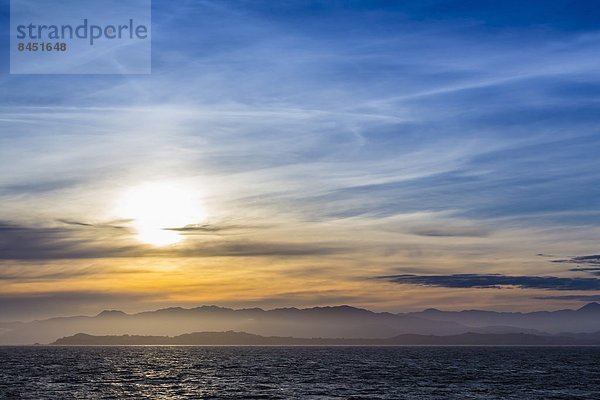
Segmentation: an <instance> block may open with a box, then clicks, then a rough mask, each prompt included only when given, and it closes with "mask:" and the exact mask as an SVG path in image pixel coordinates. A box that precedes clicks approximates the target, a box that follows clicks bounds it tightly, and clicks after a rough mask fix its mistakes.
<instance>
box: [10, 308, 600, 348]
mask: <svg viewBox="0 0 600 400" xmlns="http://www.w3.org/2000/svg"><path fill="white" fill-rule="evenodd" d="M541 316H542V317H541ZM566 327H568V329H569V330H570V331H571V332H573V333H585V332H587V333H592V332H597V331H600V305H599V304H597V303H590V304H588V305H587V306H585V307H582V308H580V309H579V310H562V311H554V312H533V313H499V312H494V311H462V312H448V311H439V310H432V309H430V310H425V311H422V312H420V313H408V314H392V313H385V312H383V313H378V312H373V311H369V310H365V309H361V308H354V307H350V306H335V307H314V308H307V309H298V308H279V309H274V310H263V309H260V308H249V309H239V310H234V309H230V308H223V307H217V306H201V307H196V308H190V309H186V308H180V307H174V308H165V309H160V310H156V311H146V312H141V313H137V314H126V313H124V312H122V311H116V310H107V311H103V312H101V313H99V314H98V315H96V316H93V317H90V316H75V317H59V318H50V319H46V320H41V321H33V322H16V323H0V344H32V343H36V342H37V343H50V342H52V341H54V340H56V338H59V337H66V336H71V335H74V334H76V333H78V332H86V333H88V334H90V335H96V336H106V335H125V334H128V335H140V336H148V335H151V336H178V335H182V334H187V333H189V332H225V331H237V332H248V333H250V334H255V335H261V336H265V337H269V336H277V337H296V338H317V337H318V338H345V339H388V338H391V337H395V336H398V335H402V334H418V335H438V336H449V335H460V334H465V333H468V332H472V333H482V334H519V333H526V334H532V335H545V334H547V333H552V334H556V333H560V332H564V331H565V330H566V329H565V328H566Z"/></svg>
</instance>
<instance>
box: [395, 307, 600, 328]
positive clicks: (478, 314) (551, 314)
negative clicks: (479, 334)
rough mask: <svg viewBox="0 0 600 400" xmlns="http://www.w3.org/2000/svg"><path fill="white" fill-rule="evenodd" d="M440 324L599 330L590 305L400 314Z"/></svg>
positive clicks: (599, 311)
mask: <svg viewBox="0 0 600 400" xmlns="http://www.w3.org/2000/svg"><path fill="white" fill-rule="evenodd" d="M400 315H403V316H413V317H418V318H424V319H428V320H435V321H441V322H454V323H457V324H461V325H466V326H469V327H472V328H486V327H491V326H504V327H513V328H519V329H522V330H527V329H530V330H535V331H538V332H547V333H560V332H564V331H566V330H568V331H570V332H596V331H599V330H600V304H598V303H595V302H594V303H589V304H587V305H585V306H583V307H581V308H579V309H578V310H559V311H536V312H530V313H520V312H496V311H481V310H466V311H440V310H436V309H428V310H425V311H421V312H415V313H407V314H400Z"/></svg>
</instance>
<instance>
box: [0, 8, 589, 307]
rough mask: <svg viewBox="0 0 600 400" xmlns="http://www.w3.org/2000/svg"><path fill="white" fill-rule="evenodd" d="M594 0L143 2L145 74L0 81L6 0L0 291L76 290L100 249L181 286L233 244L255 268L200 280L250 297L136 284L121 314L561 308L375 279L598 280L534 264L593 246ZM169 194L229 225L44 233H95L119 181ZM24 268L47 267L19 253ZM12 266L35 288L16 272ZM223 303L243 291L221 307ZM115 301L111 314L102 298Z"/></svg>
mask: <svg viewBox="0 0 600 400" xmlns="http://www.w3.org/2000/svg"><path fill="white" fill-rule="evenodd" d="M594 3H595V2H593V1H566V0H565V1H530V2H517V1H503V2H496V1H441V0H439V1H434V0H428V1H402V2H400V1H398V2H389V1H289V2H272V1H175V2H167V1H157V0H154V1H153V26H152V38H153V54H152V59H153V66H152V67H153V72H152V74H151V75H122V76H119V75H113V76H106V75H105V76H100V75H89V76H85V75H52V76H50V75H39V76H34V75H9V74H8V67H9V58H8V46H9V45H8V30H7V24H8V1H6V0H3V1H2V2H1V3H0V4H1V8H0V26H1V32H2V41H1V42H0V50H1V51H0V54H1V55H0V57H1V58H0V73H1V76H0V85H1V86H2V90H1V91H0V166H1V168H0V201H2V204H3V206H4V207H3V210H1V211H0V220H1V221H3V223H4V224H5V225H6V226H10V227H12V228H11V229H5V230H4V231H3V232H5V233H4V235H5V237H7V238H6V239H5V240H4V246H5V248H6V246H7V243H9V244H11V243H14V240H15V239H14V238H12V237H9V236H10V234H11V233H10V232H13V231H14V230H17V231H19V232H20V233H19V235H21V236H20V237H29V236H27V235H31V237H32V239H30V241H29V242H28V243H31V244H30V246H29V247H28V246H23V249H22V251H19V249H17V250H14V249H13V250H11V252H10V254H11V255H10V257H9V256H5V257H4V258H5V259H6V260H5V261H3V263H2V265H3V266H4V268H5V269H6V270H9V271H12V272H11V274H12V275H10V276H11V277H13V278H11V279H12V280H10V281H7V282H6V283H5V285H6V289H5V292H6V293H8V294H7V295H5V298H4V299H3V300H2V299H0V301H2V302H3V303H2V304H11V305H12V304H16V302H17V300H13V298H12V297H11V296H13V297H14V298H19V299H21V300H19V301H25V300H23V298H24V297H23V296H25V297H27V296H28V295H31V296H36V295H41V294H44V293H47V292H48V290H49V289H48V288H49V287H50V286H51V285H52V284H62V283H63V281H62V280H61V279H63V280H64V279H66V280H67V281H68V282H71V283H72V285H73V287H75V286H76V281H75V280H73V279H75V278H74V277H75V276H77V279H83V278H81V277H82V276H84V277H87V278H88V279H92V277H93V274H92V273H90V272H89V271H90V265H92V264H93V265H97V264H98V263H100V264H105V263H106V264H110V263H112V262H113V261H110V260H108V259H111V260H112V257H103V256H102V254H108V255H115V254H117V255H119V256H126V257H132V258H135V260H134V261H131V263H134V264H135V263H145V265H146V267H148V265H150V264H152V265H151V266H150V267H148V268H151V269H152V268H157V266H156V265H157V263H160V264H161V265H164V264H165V263H166V264H170V265H171V264H172V265H177V266H178V267H176V269H177V268H179V270H178V271H180V273H181V274H182V276H186V274H189V273H190V272H189V271H188V270H186V269H185V268H186V267H182V266H180V264H181V263H184V261H182V260H181V259H185V260H188V261H189V260H194V259H195V258H196V257H198V258H200V259H204V258H203V257H204V256H206V255H207V254H209V253H210V254H211V257H213V256H214V257H217V258H218V257H220V256H222V257H231V256H232V251H233V253H235V255H236V256H239V258H241V259H244V260H246V258H245V257H250V261H248V263H249V264H248V265H251V266H250V267H248V268H246V267H244V268H242V267H239V265H240V264H239V263H238V262H237V261H235V262H233V261H231V260H229V259H223V260H221V261H220V264H219V265H220V267H217V266H214V268H216V269H215V271H218V270H219V268H221V269H222V270H227V271H231V270H234V271H237V272H239V273H240V274H241V273H242V272H241V271H242V270H243V273H244V274H250V273H255V275H256V285H255V286H252V287H244V288H243V289H242V288H239V289H238V291H239V292H236V291H235V290H234V289H232V290H231V291H229V292H223V293H221V292H219V294H218V295H217V294H215V295H214V296H212V297H211V295H209V294H207V295H203V296H202V297H198V298H196V297H193V296H189V295H186V294H185V290H184V289H183V287H181V288H180V290H179V289H177V290H175V289H174V291H173V293H170V294H169V295H168V296H163V297H161V296H160V295H158V294H156V293H154V292H152V290H151V288H136V289H135V290H136V292H135V293H136V296H137V295H140V293H142V294H143V296H150V298H151V299H152V301H148V302H145V303H144V302H140V303H136V305H135V306H132V307H133V308H135V307H138V308H144V307H150V305H163V304H165V305H166V304H188V303H192V302H217V303H219V304H234V305H248V304H251V305H252V304H258V305H261V306H275V305H278V304H280V303H276V302H274V301H271V300H270V299H281V298H286V296H287V298H289V299H290V300H289V303H290V304H293V305H303V304H304V305H311V304H313V303H314V302H313V300H311V299H314V298H319V299H321V300H319V301H321V302H323V303H326V302H327V300H328V299H329V297H327V296H326V294H327V293H334V294H332V295H331V298H330V302H335V301H336V299H346V300H347V299H350V300H353V301H354V304H357V305H364V306H369V307H372V308H380V309H388V310H394V309H415V308H419V307H421V306H423V307H425V306H437V305H438V304H437V303H439V302H441V301H444V302H451V304H455V305H456V308H460V307H461V306H462V305H465V304H467V305H468V304H472V303H473V302H474V301H475V302H479V303H480V304H481V306H482V307H488V308H503V307H504V308H509V307H513V308H514V307H516V308H527V307H531V304H537V307H538V308H542V307H548V306H553V307H560V306H564V305H567V306H568V305H571V304H573V301H572V300H569V301H567V300H564V301H561V300H560V296H558V295H557V294H556V293H553V292H551V291H549V289H544V293H546V292H548V293H547V295H548V296H550V295H552V294H554V298H553V299H552V300H548V301H544V300H541V299H540V296H541V295H540V294H539V292H540V290H538V291H535V290H529V289H527V290H525V289H519V290H518V296H517V295H515V290H516V289H515V290H508V289H507V290H505V291H498V290H497V289H477V288H475V289H470V291H469V290H456V289H448V290H445V289H444V290H442V289H439V288H436V289H435V290H434V289H431V288H426V287H419V286H416V285H412V284H410V283H407V284H405V285H397V284H395V283H389V282H388V283H379V281H377V280H375V281H374V280H373V279H371V278H373V277H374V276H383V275H393V274H396V273H399V274H402V273H411V274H416V275H431V274H434V275H436V276H440V275H444V274H446V275H448V276H452V275H455V274H461V273H468V274H477V273H481V274H486V275H485V276H488V275H487V274H496V273H498V274H505V275H507V277H513V276H517V277H518V276H527V277H530V276H533V275H536V276H556V277H563V278H569V277H573V278H590V279H597V278H593V277H592V275H591V274H586V273H585V272H574V271H569V270H568V266H565V265H561V264H560V263H552V262H551V261H552V260H551V259H546V258H544V257H540V256H537V254H540V253H541V254H547V255H551V256H555V257H557V258H570V257H577V256H585V255H592V254H597V253H598V251H599V249H598V246H597V243H598V239H600V228H598V222H600V189H599V188H600V161H599V158H598V157H597V154H596V153H597V149H598V148H600V133H599V131H598V129H599V128H600V112H598V111H599V110H598V105H599V99H600V97H599V96H600V72H599V71H600V69H599V68H598V67H599V64H600V62H599V61H600V59H599V57H600V56H599V54H600V51H599V50H600V44H599V43H600V42H599V39H600V30H599V26H600V25H599V24H600V11H599V9H598V7H597V5H596V4H594ZM172 180H178V181H180V180H181V181H185V185H189V186H190V187H194V188H196V189H197V190H198V191H200V192H201V193H202V195H203V206H204V207H205V208H206V209H207V210H209V212H207V214H208V217H207V220H206V221H203V224H205V225H206V226H211V227H214V228H211V229H217V230H221V229H222V230H227V229H233V228H231V227H235V228H236V232H235V234H232V235H223V236H221V237H210V238H209V239H205V238H203V237H201V238H196V237H194V238H192V239H190V240H186V243H187V244H186V245H181V246H180V247H177V248H174V249H170V248H169V249H168V250H164V249H163V250H161V252H162V253H161V254H160V255H159V256H157V255H156V254H154V253H155V251H153V250H152V249H150V250H149V249H147V248H145V247H144V248H141V247H140V246H139V245H138V244H136V243H133V242H131V240H130V239H131V238H128V237H127V234H122V237H121V236H119V237H118V240H117V241H111V240H113V239H110V238H107V237H106V234H105V233H103V231H101V230H100V231H98V230H85V229H75V228H74V227H75V226H76V225H74V224H70V225H68V224H64V223H62V222H60V221H65V220H67V221H77V222H80V223H83V224H89V225H94V226H99V225H102V226H105V225H106V224H107V223H108V222H111V221H114V219H115V218H116V217H115V216H114V215H111V211H110V207H109V206H108V205H109V204H110V203H111V201H112V200H111V199H113V198H114V197H115V196H118V194H119V192H120V191H122V190H125V189H126V188H127V187H130V186H136V185H138V184H139V183H143V182H147V181H172ZM197 222H199V221H190V224H194V223H197ZM79 226H84V225H79ZM63 229H64V230H65V231H62V230H63ZM57 231H58V232H60V233H58V234H57V233H56V232H57ZM7 232H8V233H7ZM23 232H26V234H25V233H23ZM7 235H8V236H7ZM56 235H58V236H59V237H58V238H57V237H56ZM206 240H208V242H206ZM203 241H204V242H203ZM65 242H67V243H68V246H67V247H68V248H63V247H64V246H63V245H64V244H65ZM250 245H254V246H255V248H258V249H263V250H261V251H259V253H260V254H261V257H262V258H260V257H259V258H260V259H257V256H256V254H250V255H248V254H246V253H247V252H245V251H241V252H240V253H241V254H237V253H236V251H235V250H232V249H240V248H243V249H246V247H244V246H250ZM53 246H54V247H53ZM61 246H63V247H61ZM250 247H251V246H250ZM49 248H51V249H52V251H50V253H51V256H49V255H48V251H49V250H48V249H49ZM207 249H208V250H207ZM265 249H266V250H265ZM278 249H279V250H281V251H279V250H278ZM289 249H292V250H293V251H291V253H290V250H289ZM311 252H312V253H311ZM6 254H8V252H7V253H6ZM25 254H27V255H28V256H27V257H26V256H25ZM31 254H44V256H40V257H39V258H40V260H37V261H35V262H32V261H28V262H25V261H23V260H25V259H31ZM74 254H77V256H74ZM86 254H89V256H87V257H86V256H84V255H86ZM282 254H287V255H289V254H296V255H297V257H293V256H291V257H289V259H288V260H282ZM299 254H301V255H302V256H301V257H300V256H299ZM33 258H35V257H33ZM104 258H107V260H106V262H104V261H103V260H104ZM73 259H76V260H77V261H72V260H73ZM82 259H83V261H82ZM156 259H160V260H161V261H152V260H156ZM173 259H177V261H173ZM57 260H71V261H68V263H67V264H69V265H71V267H70V269H69V270H68V271H72V272H73V275H72V277H71V278H69V277H68V276H69V274H63V273H62V272H64V271H63V269H64V268H65V267H64V265H63V266H61V267H60V268H61V271H62V272H61V274H59V275H60V277H56V278H48V277H47V276H48V274H49V273H50V272H52V271H53V270H54V269H55V268H57V267H56V263H57V262H58V261H57ZM149 260H150V261H149ZM188 261H185V262H188ZM189 262H190V263H191V262H192V261H189ZM194 262H196V261H194ZM197 262H198V263H201V262H203V261H197ZM243 263H246V261H243ZM265 265H268V266H272V269H269V268H271V267H264V268H266V269H267V270H268V271H267V272H265V270H263V267H262V266H265ZM225 266H227V267H225ZM103 268H106V269H103ZM198 268H199V269H202V268H204V267H198ZM207 268H208V267H207ZM211 268H213V267H211ZM100 270H101V271H105V272H106V271H110V272H106V274H108V273H110V274H115V276H117V275H119V274H121V273H124V272H123V271H121V270H118V271H116V270H114V268H112V267H101V268H100ZM15 271H18V273H19V274H22V276H35V273H38V272H39V271H43V272H44V274H45V275H43V276H45V277H46V278H40V277H37V278H36V282H37V283H36V285H34V284H32V283H31V281H27V282H20V281H18V279H16V278H14V275H15ZM36 271H38V272H36ZM86 271H87V272H86ZM153 271H154V270H153ZM259 271H260V272H259ZM303 271H310V272H311V275H310V276H311V278H310V279H309V278H307V277H306V276H305V275H308V272H307V273H306V274H305V273H303ZM94 273H97V272H94ZM154 273H156V271H154ZM28 274H29V275H28ZM32 274H33V275H32ZM215 274H218V272H215ZM17 275H18V274H17ZM50 275H52V274H50ZM54 276H57V275H54ZM194 276H195V275H194ZM244 276H245V275H244ZM290 277H293V279H291V278H290ZM53 279H54V280H53ZM194 279H196V278H194ZM197 279H198V285H201V283H202V282H200V281H201V280H202V278H201V277H198V278H197ZM232 279H233V278H232ZM270 279H275V280H277V279H280V280H281V281H284V280H285V281H289V284H287V285H282V287H281V288H274V289H273V290H272V291H271V292H269V293H264V290H263V291H261V290H262V289H261V285H262V284H261V283H260V282H263V281H264V280H270ZM361 280H362V281H361ZM418 280H419V279H414V280H412V281H418ZM408 281H411V280H408ZM65 282H66V281H65ZM68 282H67V283H68ZM77 282H79V281H77ZM219 282H221V281H219ZM363 282H364V283H363ZM0 284H3V283H0ZM230 284H231V283H230V282H225V283H223V282H221V285H222V286H223V287H226V286H228V285H230ZM174 285H175V284H174ZM377 285H382V286H381V294H380V295H375V294H373V293H374V291H377V290H379V289H375V288H377V287H378V286H377ZM66 286H68V287H71V286H69V285H66ZM175 286H176V285H175ZM233 286H235V285H233ZM592 286H593V285H592ZM68 290H71V291H72V292H73V291H74V290H75V289H73V288H72V287H71V288H70V289H65V291H67V292H68ZM85 290H88V292H85ZM85 290H84V292H85V293H88V294H86V296H82V297H85V298H86V299H88V298H94V299H95V298H96V297H94V296H93V295H89V293H91V292H92V291H93V290H96V289H94V288H93V287H92V286H89V287H87V289H85ZM97 290H103V289H102V288H99V289H97ZM133 290H134V289H131V291H133ZM79 292H80V291H78V292H77V293H79ZM122 292H127V293H129V292H130V289H128V288H126V287H123V288H122ZM53 293H54V292H53ZM239 293H245V294H246V293H248V296H247V297H243V296H242V297H243V299H242V300H240V301H239V302H237V303H236V302H235V301H233V300H231V299H233V298H236V299H237V298H239V297H240V295H239ZM544 293H542V295H543V294H544ZM122 294H123V293H121V292H119V293H115V294H114V299H115V303H114V304H108V305H111V306H112V305H114V306H115V307H117V306H122V305H123V302H125V300H122V298H123V296H122ZM558 294H560V295H562V294H564V293H558ZM594 294H598V293H597V292H593V291H586V292H585V293H583V292H576V291H574V292H573V293H571V296H583V295H594ZM67 295H68V293H67ZM57 296H59V294H57ZM64 296H65V294H64V293H62V292H61V293H60V296H59V297H60V298H61V299H62V298H64ZM140 296H141V295H140ZM324 296H325V297H324ZM541 297H543V296H541ZM109 298H110V296H109ZM534 298H535V299H536V300H535V301H534V300H532V299H534ZM557 298H558V299H557ZM136 299H137V297H136ZM144 299H145V298H144ZM102 301H104V302H105V303H106V302H107V300H106V298H105V297H102ZM136 301H137V300H136ZM140 301H141V300H140ZM144 301H146V300H144ZM278 301H279V300H278ZM452 302H453V303H452ZM108 303H110V301H108ZM27 304H30V302H28V303H27ZM61 304H62V303H61ZM103 305H104V304H103ZM285 305H289V304H287V303H285ZM86 307H87V308H82V310H83V311H88V310H92V309H94V307H100V305H99V304H98V303H90V304H88V305H87V306H86ZM20 310H21V309H20ZM67 311H70V310H65V312H67ZM53 312H56V310H53Z"/></svg>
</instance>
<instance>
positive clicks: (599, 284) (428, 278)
mask: <svg viewBox="0 0 600 400" xmlns="http://www.w3.org/2000/svg"><path fill="white" fill-rule="evenodd" d="M381 278H382V279H387V280H389V281H390V282H394V283H398V284H405V285H419V286H435V287H446V288H475V289H488V288H501V287H505V286H513V287H519V288H523V289H549V290H600V279H597V278H559V277H554V276H508V275H499V274H490V275H478V274H457V275H391V276H383V277H381Z"/></svg>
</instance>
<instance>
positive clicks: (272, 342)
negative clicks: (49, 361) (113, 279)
mask: <svg viewBox="0 0 600 400" xmlns="http://www.w3.org/2000/svg"><path fill="white" fill-rule="evenodd" d="M52 345H57V346H132V345H133V346H149V345H184V346H194V345H196V346H219V345H225V346H234V345H246V346H394V345H490V346H493V345H527V346H531V345H543V346H563V345H594V346H597V345H600V332H596V333H594V334H585V335H584V336H579V335H572V336H562V335H555V336H544V335H532V334H525V333H517V334H515V333H509V334H480V333H473V332H469V333H463V334H460V335H449V336H435V335H415V334H405V335H398V336H394V337H391V338H387V339H367V338H364V339H347V338H296V337H279V336H268V337H266V336H260V335H254V334H250V333H246V332H233V331H228V332H194V333H188V334H184V335H179V336H174V337H170V336H137V335H133V336H131V335H121V336H93V335H87V334H84V333H78V334H76V335H73V336H69V337H64V338H61V339H58V340H56V341H55V342H54V343H52Z"/></svg>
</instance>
